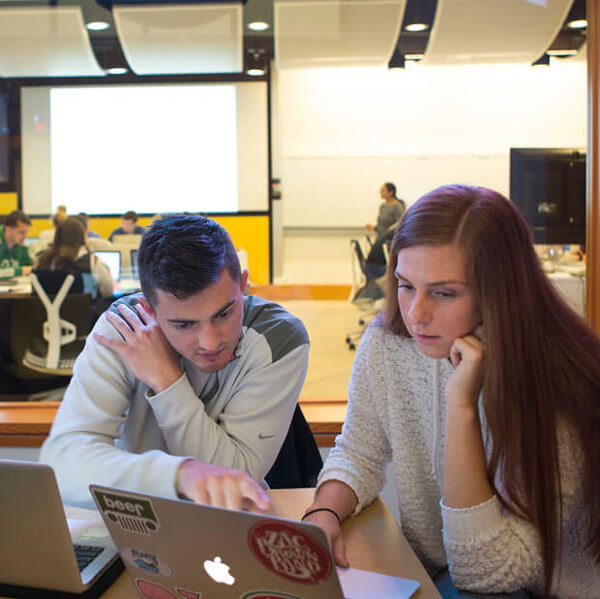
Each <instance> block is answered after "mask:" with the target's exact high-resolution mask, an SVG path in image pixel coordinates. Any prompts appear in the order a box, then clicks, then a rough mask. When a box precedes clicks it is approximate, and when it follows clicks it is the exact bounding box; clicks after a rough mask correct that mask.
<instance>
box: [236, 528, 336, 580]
mask: <svg viewBox="0 0 600 599" xmlns="http://www.w3.org/2000/svg"><path fill="white" fill-rule="evenodd" d="M248 545H249V547H250V549H251V550H252V552H253V553H254V555H255V556H256V557H257V558H258V560H259V561H260V562H261V563H262V564H263V566H265V567H266V568H267V569H268V570H270V571H271V572H274V573H275V574H277V575H279V576H281V577H283V578H285V579H287V580H291V581H292V582H298V583H301V584H317V583H319V582H322V581H323V580H326V579H327V578H328V577H329V575H330V574H331V558H330V556H329V551H328V550H327V549H326V548H325V547H323V546H322V545H321V544H320V543H319V542H318V541H316V540H315V539H313V537H311V536H310V535H308V534H307V533H305V532H304V531H303V530H301V529H299V528H296V527H295V526H293V525H291V524H288V523H287V522H280V521H277V520H269V521H267V522H260V523H258V524H255V525H254V526H253V527H252V528H251V529H250V531H249V532H248Z"/></svg>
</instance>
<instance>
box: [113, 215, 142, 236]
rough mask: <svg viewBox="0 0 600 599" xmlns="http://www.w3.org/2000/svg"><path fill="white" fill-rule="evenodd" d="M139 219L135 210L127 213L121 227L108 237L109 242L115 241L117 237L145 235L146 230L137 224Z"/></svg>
mask: <svg viewBox="0 0 600 599" xmlns="http://www.w3.org/2000/svg"><path fill="white" fill-rule="evenodd" d="M137 219H138V216H137V214H136V213H135V212H134V211H133V210H129V211H127V212H126V213H125V214H124V215H123V218H122V219H121V226H120V227H117V228H116V229H115V230H114V231H113V232H112V233H111V234H110V235H109V236H108V241H114V236H115V235H143V234H144V231H145V229H144V227H140V226H139V225H138V224H137Z"/></svg>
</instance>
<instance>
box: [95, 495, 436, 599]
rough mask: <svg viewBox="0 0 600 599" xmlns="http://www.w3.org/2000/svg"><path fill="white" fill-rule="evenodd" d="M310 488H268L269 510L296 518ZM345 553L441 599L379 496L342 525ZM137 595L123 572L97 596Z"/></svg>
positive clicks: (424, 596) (419, 595)
mask: <svg viewBox="0 0 600 599" xmlns="http://www.w3.org/2000/svg"><path fill="white" fill-rule="evenodd" d="M313 492H314V489H278V490H271V491H269V492H268V493H269V496H270V497H271V501H272V510H271V512H272V513H273V514H274V515H276V516H283V517H286V518H291V519H294V520H298V519H299V518H300V517H301V515H302V514H303V513H304V510H305V509H306V506H307V505H309V504H310V502H311V500H312V495H313ZM343 530H344V537H345V539H346V555H347V557H348V559H349V561H350V564H351V566H352V567H354V568H359V569H361V570H371V571H373V572H379V573H381V574H389V575H392V576H399V577H401V578H412V579H413V580H418V581H419V583H420V585H421V586H420V587H419V590H418V591H417V592H416V593H415V594H414V596H413V597H414V599H441V597H440V595H439V593H438V592H437V590H436V588H435V585H434V584H433V582H432V581H431V579H430V578H429V576H428V575H427V572H426V571H425V568H423V565H422V564H421V562H420V561H419V560H418V558H417V556H416V555H415V553H414V551H413V550H412V548H411V546H410V545H409V544H408V541H407V540H406V539H405V538H404V535H403V534H402V532H401V531H400V529H399V528H398V526H397V525H396V522H395V521H394V518H393V517H392V515H391V514H390V512H389V510H388V509H387V508H386V507H385V504H384V503H383V501H382V500H381V499H377V500H376V501H375V502H374V503H373V504H372V505H371V506H369V507H368V508H366V509H365V510H363V511H362V512H361V514H360V515H359V516H356V517H354V518H349V519H348V520H346V521H345V522H344V524H343ZM137 596H138V594H137V592H136V590H135V586H134V584H133V582H132V580H131V578H130V577H129V575H128V574H127V573H126V572H124V573H123V574H121V575H120V576H119V578H118V579H117V580H116V582H115V583H114V584H113V585H112V586H111V587H110V588H109V589H108V590H107V591H106V592H105V593H104V594H103V595H102V596H101V597H102V599H133V598H134V597H137Z"/></svg>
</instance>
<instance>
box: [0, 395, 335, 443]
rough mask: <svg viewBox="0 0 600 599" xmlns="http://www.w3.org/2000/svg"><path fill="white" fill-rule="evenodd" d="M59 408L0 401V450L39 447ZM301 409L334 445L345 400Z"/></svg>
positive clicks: (308, 402) (321, 438)
mask: <svg viewBox="0 0 600 599" xmlns="http://www.w3.org/2000/svg"><path fill="white" fill-rule="evenodd" d="M59 405H60V402H58V401H44V402H31V401H3V402H0V447H40V446H41V445H42V443H43V442H44V440H45V439H46V437H47V436H48V433H49V432H50V427H51V426H52V423H53V422H54V417H55V416H56V411H57V410H58V406H59ZM300 407H301V408H302V412H303V413H304V417H305V418H306V420H307V422H308V424H309V425H310V428H311V431H312V433H313V435H314V437H315V440H316V441H317V445H319V446H321V447H331V446H333V442H334V439H335V436H336V435H337V434H339V433H340V431H341V430H342V424H343V423H344V418H345V417H346V400H345V399H339V400H319V399H300Z"/></svg>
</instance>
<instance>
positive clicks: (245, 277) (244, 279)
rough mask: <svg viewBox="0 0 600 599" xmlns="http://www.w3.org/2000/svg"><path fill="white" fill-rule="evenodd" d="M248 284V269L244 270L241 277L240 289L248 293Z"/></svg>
mask: <svg viewBox="0 0 600 599" xmlns="http://www.w3.org/2000/svg"><path fill="white" fill-rule="evenodd" d="M247 286H248V271H247V270H246V269H244V270H242V276H241V278H240V289H241V290H242V293H246V287H247Z"/></svg>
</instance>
